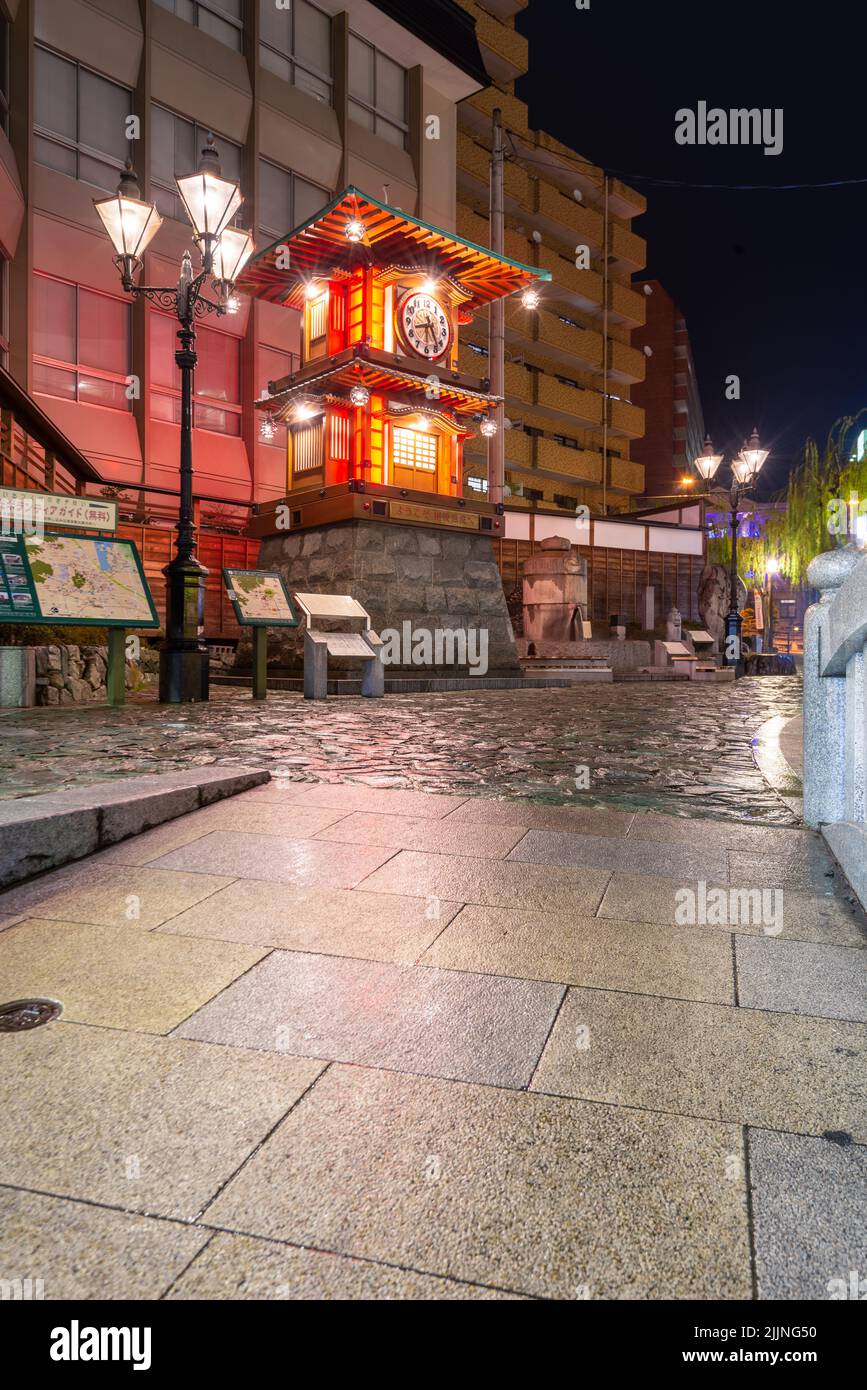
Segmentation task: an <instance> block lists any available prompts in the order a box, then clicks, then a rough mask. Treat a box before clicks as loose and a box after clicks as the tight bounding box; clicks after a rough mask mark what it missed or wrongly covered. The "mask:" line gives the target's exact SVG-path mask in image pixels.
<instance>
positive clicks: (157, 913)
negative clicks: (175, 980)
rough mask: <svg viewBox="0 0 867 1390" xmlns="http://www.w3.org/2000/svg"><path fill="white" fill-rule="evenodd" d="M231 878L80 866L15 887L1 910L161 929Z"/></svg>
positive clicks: (0, 907) (152, 870) (0, 901)
mask: <svg viewBox="0 0 867 1390" xmlns="http://www.w3.org/2000/svg"><path fill="white" fill-rule="evenodd" d="M231 881H232V879H231V877H227V876H225V875H224V876H218V875H216V874H208V873H201V874H186V873H167V872H165V870H163V869H154V868H146V869H145V868H135V867H130V868H124V867H121V866H120V865H113V864H103V863H100V864H99V865H98V866H97V867H91V866H90V865H80V866H78V867H77V869H65V870H61V871H60V872H59V873H57V874H46V876H45V877H44V878H40V879H36V880H34V881H33V882H32V883H25V884H22V886H21V887H20V888H13V889H12V890H11V892H9V893H7V894H6V896H5V898H3V899H0V910H5V909H7V908H12V909H13V910H18V911H21V912H25V913H26V914H27V915H28V916H30V917H45V918H51V919H56V920H58V921H62V922H93V923H94V924H95V925H97V926H123V925H124V924H127V923H129V922H135V923H136V925H137V926H139V927H146V928H147V927H158V926H159V925H160V923H161V922H165V921H167V920H168V919H169V918H170V917H174V916H175V915H176V914H177V913H178V912H183V910H184V909H185V908H187V907H190V906H191V905H192V904H193V903H197V902H201V901H202V899H203V898H207V897H209V896H210V894H211V893H216V891H217V889H218V888H225V887H226V885H227V884H228V883H231Z"/></svg>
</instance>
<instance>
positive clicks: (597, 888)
mask: <svg viewBox="0 0 867 1390" xmlns="http://www.w3.org/2000/svg"><path fill="white" fill-rule="evenodd" d="M608 877H609V875H608V873H607V872H606V871H605V870H603V869H562V868H558V867H556V866H544V867H543V866H542V865H539V864H511V863H509V861H508V860H503V861H499V862H497V863H491V862H489V861H486V860H484V859H468V858H460V859H458V858H454V859H448V858H446V857H445V856H444V855H442V854H419V853H416V852H415V851H413V850H401V851H400V853H399V854H396V855H395V856H394V858H393V859H390V860H389V862H388V863H387V864H385V865H384V866H383V867H382V868H381V869H377V871H376V872H375V873H373V874H371V875H370V877H369V878H367V879H365V880H364V882H363V883H362V884H361V885H360V891H361V892H365V893H367V892H371V893H403V894H407V895H408V896H418V897H425V898H437V897H440V898H446V899H448V900H449V901H451V902H461V903H486V904H487V905H488V906H490V907H525V908H531V909H532V908H537V909H541V910H542V911H546V912H557V911H561V912H580V913H584V914H585V915H589V916H592V915H593V913H594V912H595V911H596V908H597V907H598V905H599V901H600V899H601V897H602V893H603V891H604V888H605V885H606V883H607V882H608Z"/></svg>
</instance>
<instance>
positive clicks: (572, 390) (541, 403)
mask: <svg viewBox="0 0 867 1390" xmlns="http://www.w3.org/2000/svg"><path fill="white" fill-rule="evenodd" d="M536 380H537V384H538V399H537V400H536V401H534V403H533V408H534V409H535V410H537V411H539V412H540V413H543V414H544V415H546V416H547V417H548V418H549V419H552V420H554V421H555V422H556V423H557V424H559V425H568V424H571V423H575V424H578V425H580V426H581V428H582V429H583V428H585V427H586V426H588V425H601V423H602V401H603V399H604V397H603V396H601V395H600V394H599V392H598V391H586V390H584V388H583V387H581V386H568V385H567V384H566V383H565V382H563V381H558V380H557V378H556V377H555V376H547V375H540V376H537V378H536Z"/></svg>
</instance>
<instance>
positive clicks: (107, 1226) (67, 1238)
mask: <svg viewBox="0 0 867 1390" xmlns="http://www.w3.org/2000/svg"><path fill="white" fill-rule="evenodd" d="M209 1235H210V1232H209V1231H205V1230H197V1229H195V1228H194V1227H189V1226H184V1225H181V1224H180V1223H178V1222H175V1221H154V1220H149V1219H148V1218H147V1217H145V1216H129V1215H128V1214H127V1213H126V1212H120V1211H107V1210H106V1209H105V1208H104V1207H95V1206H91V1205H90V1204H88V1203H84V1202H71V1201H69V1200H68V1199H66V1198H61V1197H43V1196H41V1195H40V1194H39V1193H36V1192H18V1191H13V1190H8V1189H7V1190H5V1191H0V1270H2V1271H3V1275H2V1277H3V1278H4V1279H34V1280H35V1279H41V1280H42V1281H43V1285H44V1297H45V1298H46V1300H51V1299H65V1298H68V1299H93V1298H128V1299H156V1298H160V1297H161V1295H162V1294H163V1293H164V1292H165V1290H166V1289H167V1288H168V1287H169V1285H170V1284H171V1282H172V1280H173V1279H175V1278H177V1276H178V1275H179V1274H181V1273H182V1272H183V1270H184V1268H185V1266H186V1265H188V1264H189V1262H190V1260H191V1259H192V1258H193V1256H194V1255H195V1254H196V1252H197V1251H199V1250H201V1248H202V1246H203V1245H205V1244H206V1242H207V1240H208V1237H209Z"/></svg>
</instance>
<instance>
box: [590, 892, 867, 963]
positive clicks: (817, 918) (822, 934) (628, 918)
mask: <svg viewBox="0 0 867 1390" xmlns="http://www.w3.org/2000/svg"><path fill="white" fill-rule="evenodd" d="M719 886H720V885H719V884H713V883H707V884H706V885H705V888H706V892H707V893H708V894H710V893H711V892H712V890H713V889H715V888H718V887H719ZM684 888H687V889H690V890H691V891H692V892H693V893H694V894H695V895H696V904H697V905H698V901H699V884H698V882H697V881H696V880H692V881H689V880H682V879H676V878H670V879H665V878H650V877H641V876H638V875H633V874H614V875H613V876H612V878H611V881H610V883H609V884H608V887H607V888H606V890H605V896H604V898H603V899H602V904H601V906H600V908H599V914H598V915H599V916H600V917H609V918H613V919H614V920H615V921H618V922H656V923H660V924H671V925H672V926H677V925H678V922H677V919H676V912H677V907H678V901H679V900H678V897H677V894H678V892H679V891H680V890H681V889H684ZM723 891H724V892H725V893H727V894H730V891H731V890H730V889H729V888H727V887H723ZM771 891H773V890H771ZM780 891H781V892H782V895H783V896H782V899H777V898H769V899H768V900H767V905H768V907H769V909H770V917H771V921H770V922H769V924H768V925H769V926H770V928H771V933H773V932H775V931H776V927H777V926H778V925H779V914H778V911H777V909H778V907H779V908H780V911H781V914H782V921H783V930H782V932H778V933H777V937H778V939H779V938H787V937H788V938H792V939H795V940H803V941H816V942H822V943H824V942H828V943H830V944H832V945H838V946H862V947H863V946H867V936H865V934H864V931H863V928H862V926H861V917H860V914H858V913H855V912H853V911H852V909H851V908H850V907H849V905H848V904H847V903H846V902H844V901H843V900H842V899H841V898H834V897H823V896H821V895H819V894H815V893H802V892H800V891H798V890H797V889H794V888H784V889H781V890H780ZM729 901H730V902H731V906H732V907H737V911H736V912H735V911H732V912H729V913H728V916H729V918H730V921H729V923H728V924H726V925H725V926H720V927H713V928H712V929H713V930H714V931H725V932H729V931H734V932H743V933H744V934H746V935H748V936H764V935H765V934H766V933H765V927H764V925H762V922H761V920H758V921H757V920H756V918H757V917H758V918H759V919H760V918H761V916H762V910H761V905H759V911H758V912H756V911H755V910H754V905H753V904H752V901H751V902H750V903H748V904H746V909H747V910H743V909H742V908H741V906H740V903H741V899H740V898H737V899H734V900H731V899H729Z"/></svg>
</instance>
